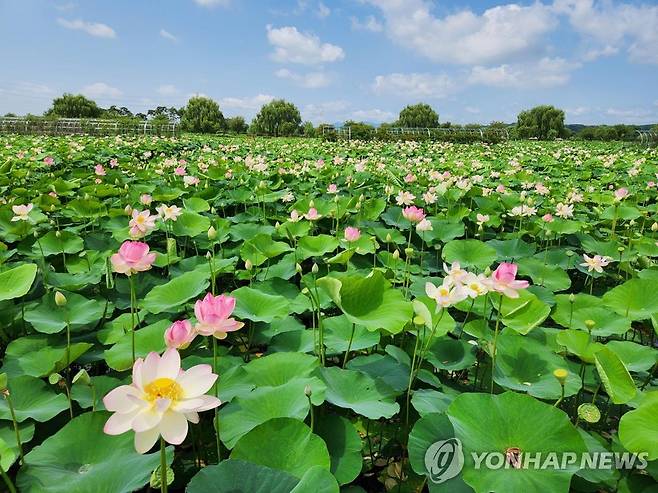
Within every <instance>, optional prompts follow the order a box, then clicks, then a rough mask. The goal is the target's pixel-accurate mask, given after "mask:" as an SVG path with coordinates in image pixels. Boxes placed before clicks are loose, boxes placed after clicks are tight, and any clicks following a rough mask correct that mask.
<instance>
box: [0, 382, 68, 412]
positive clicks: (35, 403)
mask: <svg viewBox="0 0 658 493" xmlns="http://www.w3.org/2000/svg"><path fill="white" fill-rule="evenodd" d="M9 392H10V395H11V400H12V404H13V406H14V412H15V413H16V421H18V422H19V423H20V422H22V421H25V420H26V419H28V418H32V419H34V420H35V421H39V422H40V423H43V422H46V421H48V420H50V419H52V418H54V417H55V416H57V415H58V414H59V413H61V412H62V411H63V410H64V409H68V407H69V405H68V401H67V400H66V396H65V395H64V394H56V393H55V391H54V389H52V388H51V387H48V386H47V385H46V383H45V382H44V381H43V380H41V379H39V378H35V377H30V376H28V375H23V376H18V377H12V378H10V379H9ZM0 419H6V420H10V421H11V419H12V417H11V412H10V411H9V406H8V404H7V400H6V399H0Z"/></svg>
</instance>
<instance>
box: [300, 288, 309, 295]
mask: <svg viewBox="0 0 658 493" xmlns="http://www.w3.org/2000/svg"><path fill="white" fill-rule="evenodd" d="M308 293H310V291H309V290H308V288H306V287H305V288H304V289H302V294H308Z"/></svg>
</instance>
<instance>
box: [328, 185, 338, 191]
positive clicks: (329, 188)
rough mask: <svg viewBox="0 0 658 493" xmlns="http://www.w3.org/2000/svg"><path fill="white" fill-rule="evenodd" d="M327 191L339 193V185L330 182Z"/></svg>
mask: <svg viewBox="0 0 658 493" xmlns="http://www.w3.org/2000/svg"><path fill="white" fill-rule="evenodd" d="M327 193H338V186H337V185H336V184H335V183H332V184H330V185H329V186H328V187H327Z"/></svg>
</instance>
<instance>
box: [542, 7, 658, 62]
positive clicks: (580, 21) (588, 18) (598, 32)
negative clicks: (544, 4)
mask: <svg viewBox="0 0 658 493" xmlns="http://www.w3.org/2000/svg"><path fill="white" fill-rule="evenodd" d="M553 7H554V10H555V11H556V12H558V13H560V14H564V15H566V16H568V18H569V21H570V23H571V25H572V27H573V28H574V29H575V30H576V31H578V32H579V33H580V34H581V35H583V37H584V39H585V41H586V43H589V44H593V45H594V46H595V47H594V48H593V49H592V50H590V51H592V52H594V53H596V52H597V51H603V53H602V54H604V55H605V54H610V53H615V52H616V51H619V49H625V50H626V51H627V53H628V54H629V56H630V58H631V60H633V61H634V62H638V63H658V5H655V3H654V5H634V4H629V3H613V2H598V3H596V4H595V3H594V1H593V0H555V3H554V5H553ZM606 51H607V53H606Z"/></svg>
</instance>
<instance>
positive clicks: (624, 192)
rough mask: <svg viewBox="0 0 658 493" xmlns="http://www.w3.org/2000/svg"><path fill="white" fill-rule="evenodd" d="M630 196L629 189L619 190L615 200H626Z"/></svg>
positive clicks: (616, 191) (616, 192)
mask: <svg viewBox="0 0 658 493" xmlns="http://www.w3.org/2000/svg"><path fill="white" fill-rule="evenodd" d="M628 195H629V193H628V189H627V188H624V187H622V188H620V189H618V190H615V200H616V201H617V202H620V201H622V200H624V199H625V198H626V197H628Z"/></svg>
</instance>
